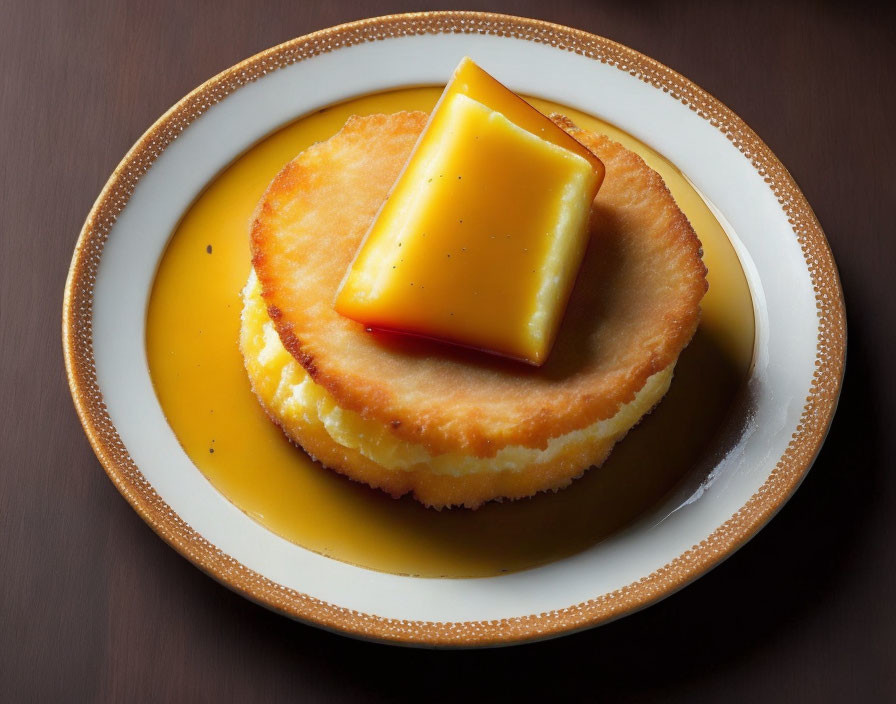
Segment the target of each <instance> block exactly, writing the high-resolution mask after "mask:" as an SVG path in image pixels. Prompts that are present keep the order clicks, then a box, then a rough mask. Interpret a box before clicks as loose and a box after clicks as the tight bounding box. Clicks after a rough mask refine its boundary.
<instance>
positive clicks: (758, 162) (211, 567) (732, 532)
mask: <svg viewBox="0 0 896 704" xmlns="http://www.w3.org/2000/svg"><path fill="white" fill-rule="evenodd" d="M447 33H455V34H457V33H463V34H487V35H495V36H499V37H511V38H515V39H522V40H526V41H531V42H536V43H539V44H546V45H548V46H552V47H556V48H557V49H558V50H561V51H568V52H574V53H576V54H580V55H582V56H586V57H588V58H591V59H593V60H595V61H599V62H601V63H603V64H608V65H610V66H614V67H616V68H618V69H619V70H621V71H625V72H626V73H628V74H630V75H631V76H634V77H635V78H637V79H639V80H641V81H643V82H644V83H647V84H649V85H651V86H654V87H655V88H657V89H659V90H662V91H663V92H664V93H668V94H669V95H670V96H671V97H673V98H675V99H676V100H678V101H680V102H681V103H682V104H684V105H686V106H687V107H689V108H690V109H691V110H693V111H694V112H695V113H696V114H697V115H698V116H699V117H701V118H703V119H704V120H707V121H708V122H709V123H710V124H711V125H712V126H713V127H715V128H716V129H718V130H719V131H721V132H722V134H724V135H725V136H726V137H727V138H728V139H729V140H730V141H731V143H732V144H734V146H736V147H737V148H738V149H739V150H740V151H741V152H742V153H743V155H744V156H745V157H746V158H748V159H749V160H750V162H751V163H752V165H753V167H754V168H755V169H756V171H757V172H758V173H759V175H760V176H762V177H763V178H764V179H765V182H766V183H767V184H768V186H769V188H771V190H772V192H773V193H774V195H775V196H776V197H777V199H778V202H779V203H780V205H781V208H782V209H783V211H784V213H785V214H786V216H787V218H788V222H789V223H790V225H791V227H792V228H793V233H794V235H795V236H796V238H797V240H798V242H799V244H800V246H801V248H802V252H803V255H804V257H805V262H806V267H807V269H808V271H809V275H810V277H811V281H812V285H813V289H814V292H815V300H816V308H817V310H818V321H819V325H818V338H817V346H816V358H815V372H814V375H813V378H812V384H811V387H810V391H809V395H808V396H807V397H806V400H805V404H804V407H803V412H802V416H801V418H800V422H799V424H798V425H797V427H796V429H795V432H794V433H793V436H792V438H791V440H790V442H789V444H788V446H787V448H786V450H785V452H784V453H783V455H782V456H781V457H780V458H779V460H778V462H777V464H776V466H775V468H774V469H773V471H772V472H771V473H770V474H769V476H768V478H767V480H766V481H765V483H764V484H763V485H762V486H761V487H760V488H759V490H758V491H757V492H756V493H755V494H754V495H753V496H752V497H751V498H750V499H749V501H747V503H746V504H744V505H743V506H742V507H741V508H740V509H739V510H738V511H737V512H735V513H734V515H733V516H731V517H730V518H729V519H728V520H727V521H725V523H724V524H722V525H721V526H720V527H719V528H717V529H716V530H715V531H714V532H713V533H712V534H711V535H709V536H708V537H707V538H706V539H705V540H702V541H701V542H700V543H699V544H697V545H694V546H693V547H691V548H690V549H689V550H687V551H686V552H684V553H683V554H682V555H680V556H679V557H677V558H676V559H674V560H673V561H671V562H670V563H669V564H667V565H665V566H664V567H662V568H660V569H658V570H657V571H655V572H653V573H652V574H650V575H648V576H646V577H643V578H641V579H639V580H638V581H636V582H633V583H631V584H629V585H627V586H625V587H623V588H621V589H618V590H616V591H613V592H610V593H607V594H603V595H601V596H598V597H596V598H594V599H591V600H589V601H585V602H582V603H580V604H575V605H573V606H569V607H567V608H564V609H558V610H554V611H549V612H545V613H540V614H532V615H528V616H519V617H515V618H509V619H501V620H492V621H465V622H435V621H409V620H399V619H391V618H383V617H381V616H377V615H374V614H367V613H361V612H358V611H354V610H351V609H347V608H344V607H340V606H336V605H334V604H329V603H327V602H325V601H322V600H320V599H316V598H313V597H310V596H308V595H306V594H302V593H300V592H298V591H295V590H294V589H289V588H287V587H284V586H283V585H280V584H277V583H276V582H273V581H272V580H270V579H268V578H266V577H265V576H264V575H261V574H259V573H258V572H255V571H253V570H251V569H249V568H247V567H246V566H245V565H243V564H242V563H240V562H239V561H237V560H235V559H234V558H233V557H231V556H230V555H227V554H225V553H224V552H223V551H222V550H220V549H219V548H217V547H216V546H215V545H212V544H211V543H210V542H209V541H208V540H206V539H205V538H204V537H203V536H202V535H200V534H199V533H198V532H196V531H195V530H194V529H193V528H191V527H190V526H189V525H188V524H187V523H186V522H184V520H183V519H182V518H181V517H180V516H178V515H177V514H176V513H175V512H174V511H173V510H172V509H171V507H169V506H168V504H167V503H166V502H165V501H164V500H163V499H162V497H161V496H159V494H158V493H157V492H156V491H155V489H153V487H152V485H151V484H150V483H149V482H148V481H147V480H146V478H145V477H144V476H143V474H142V472H141V471H140V469H139V468H138V467H137V465H136V464H135V463H134V461H133V459H131V457H130V455H129V454H128V451H127V448H126V447H125V446H124V444H123V443H122V441H121V438H120V437H119V436H118V433H117V431H116V429H115V425H114V423H113V422H112V419H111V418H110V416H109V413H108V412H107V410H106V406H105V404H104V403H103V395H102V393H101V391H100V388H99V386H98V384H97V375H96V368H95V366H94V355H93V334H92V306H93V291H94V284H95V281H96V272H97V267H98V265H99V262H100V259H101V257H102V253H103V247H104V245H105V242H106V239H107V238H108V236H109V232H110V230H111V228H112V226H113V225H114V223H115V221H116V218H117V216H118V215H119V214H120V213H121V211H122V209H123V208H124V207H125V206H126V204H127V202H128V199H129V198H130V196H131V194H132V193H133V191H134V187H135V186H136V184H137V182H138V181H139V180H140V178H141V177H142V176H143V175H144V174H145V173H146V172H147V170H148V169H149V168H150V166H151V165H152V164H153V162H154V161H155V159H156V158H157V157H158V156H159V155H160V154H161V153H162V152H163V151H164V150H165V148H166V147H167V146H168V145H169V144H170V143H171V142H172V141H173V140H174V139H176V138H177V136H178V135H179V134H180V133H181V132H183V130H184V129H186V128H187V126H189V125H190V124H191V123H192V122H193V121H194V120H195V119H196V118H197V117H199V116H200V115H202V114H203V113H204V112H205V111H206V110H208V109H209V107H211V106H212V105H214V104H215V103H217V102H219V101H220V100H222V99H224V98H225V97H226V96H228V95H229V94H231V93H233V92H234V91H236V90H237V89H239V88H240V87H241V86H244V85H246V84H247V83H250V82H252V81H255V80H257V79H258V78H261V77H262V76H264V75H265V74H267V73H269V72H271V71H275V70H277V69H279V68H282V67H285V66H288V65H290V64H293V63H295V62H298V61H303V60H305V59H308V58H311V57H313V56H318V55H320V54H325V53H328V52H331V51H336V50H338V49H340V48H343V47H347V46H353V45H356V44H363V43H365V42H373V41H378V40H383V39H389V38H392V37H401V36H409V35H426V34H447ZM62 334H63V349H64V356H65V364H66V372H67V375H68V380H69V385H70V387H71V391H72V396H73V398H74V402H75V407H76V409H77V412H78V415H79V416H80V419H81V423H82V424H83V426H84V430H85V432H86V434H87V437H88V439H89V440H90V443H91V445H92V446H93V449H94V451H95V452H96V455H97V457H98V459H99V460H100V462H101V463H102V465H103V467H104V468H105V470H106V473H107V474H108V475H109V477H110V479H111V480H112V482H113V483H114V484H115V486H116V487H117V488H118V490H119V491H120V492H121V493H122V495H123V496H124V497H125V498H126V499H127V500H128V502H129V503H130V504H131V505H132V506H133V507H134V509H135V510H136V511H137V513H139V514H140V516H142V517H143V519H144V520H145V521H146V522H147V523H148V524H149V525H150V526H151V527H152V529H153V530H154V531H155V532H156V533H158V535H160V536H161V537H162V538H163V539H164V540H165V541H167V542H168V543H169V544H170V545H171V546H172V547H173V548H174V549H175V550H177V551H178V552H179V553H181V554H182V555H183V556H184V557H186V558H187V559H189V560H190V561H191V562H193V563H194V564H195V565H196V566H197V567H199V568H200V569H202V570H203V571H204V572H206V573H208V574H210V575H212V576H214V577H215V578H217V579H218V580H219V581H221V582H223V583H224V584H226V585H229V586H230V587H231V588H232V589H234V590H236V591H237V592H239V593H240V594H242V595H244V596H246V597H248V598H250V599H252V600H254V601H257V602H260V603H262V604H264V605H266V606H268V607H270V608H272V609H275V610H277V611H280V612H282V613H283V614H286V615H288V616H290V617H293V618H296V619H298V620H301V621H304V622H307V623H311V624H315V625H317V626H320V627H323V628H326V629H330V630H337V631H342V632H345V633H348V634H352V635H355V636H358V637H361V638H370V639H375V640H381V641H389V642H394V643H405V644H422V645H429V646H461V647H470V646H485V645H497V644H506V643H513V642H521V641H526V640H536V639H541V638H546V637H551V636H556V635H560V634H562V633H566V632H569V631H574V630H579V629H583V628H587V627H590V626H596V625H598V624H601V623H605V622H607V621H610V620H612V619H615V618H618V617H620V616H623V615H625V614H628V613H631V612H633V611H636V610H638V609H641V608H643V607H645V606H648V605H649V604H651V603H654V602H656V601H658V600H659V599H661V598H662V597H664V596H667V595H669V594H671V593H672V592H674V591H676V590H677V589H679V588H681V587H683V586H685V585H686V584H688V583H689V582H691V581H692V580H694V579H696V578H697V577H699V576H700V575H701V574H703V573H704V572H706V571H708V570H709V569H710V568H712V567H713V566H715V565H717V564H718V563H719V562H721V561H722V560H723V559H725V558H726V557H727V556H728V555H730V554H731V553H733V552H734V551H735V550H737V549H738V548H739V547H740V546H741V545H743V544H744V543H745V542H746V541H747V540H749V539H750V538H751V537H752V536H753V535H754V534H755V533H756V532H757V531H758V530H759V529H760V528H761V527H762V526H763V525H764V524H765V523H766V522H767V521H768V520H769V519H770V518H771V517H772V516H773V515H774V514H775V512H776V511H777V510H778V508H780V507H781V505H782V504H783V503H784V502H785V501H786V500H787V499H788V498H789V497H790V495H791V494H792V493H793V491H794V490H795V489H796V488H797V486H799V483H800V481H801V480H802V479H803V477H804V476H805V474H806V472H807V471H808V470H809V467H810V466H811V464H812V461H813V460H814V459H815V456H816V454H817V453H818V450H819V448H820V447H821V444H822V442H823V441H824V438H825V435H826V433H827V429H828V426H829V425H830V422H831V419H832V417H833V414H834V410H835V408H836V405H837V398H838V395H839V392H840V385H841V381H842V378H843V371H844V364H845V357H846V318H845V311H844V304H843V294H842V290H841V288H840V281H839V278H838V275H837V269H836V265H835V263H834V259H833V256H832V254H831V251H830V248H829V246H828V243H827V240H826V239H825V236H824V233H823V232H822V229H821V226H820V225H819V223H818V220H817V219H816V217H815V214H814V213H813V212H812V209H811V207H810V206H809V204H808V202H807V201H806V199H805V197H804V196H803V194H802V192H801V191H800V189H799V188H798V186H797V185H796V183H795V182H794V180H793V178H792V177H791V175H790V174H789V173H788V171H787V169H786V168H784V166H783V165H782V164H781V162H780V161H778V159H777V157H775V155H774V154H773V153H772V151H771V150H770V149H769V148H768V147H767V146H766V145H765V143H764V142H763V141H762V140H761V139H760V138H759V137H758V136H757V135H756V134H755V133H754V132H753V131H752V130H751V129H750V128H749V127H748V126H747V125H746V124H745V123H744V122H743V121H742V120H741V119H740V118H739V117H737V115H735V114H734V113H733V112H732V111H731V110H729V109H728V108H727V107H725V106H724V105H723V104H722V103H721V102H719V101H718V100H716V99H715V98H713V97H712V96H711V95H709V94H708V93H707V92H706V91H704V90H702V89H701V88H699V87H697V86H696V85H694V84H693V83H691V82H690V81H689V80H687V79H686V78H684V77H683V76H681V75H679V74H678V73H676V72H675V71H673V70H671V69H669V68H667V67H666V66H664V65H662V64H661V63H659V62H657V61H654V60H653V59H651V58H649V57H647V56H644V55H643V54H640V53H638V52H637V51H634V50H633V49H629V48H628V47H626V46H623V45H621V44H618V43H616V42H613V41H610V40H608V39H604V38H602V37H599V36H595V35H593V34H588V33H587V32H583V31H580V30H576V29H570V28H568V27H563V26H560V25H556V24H551V23H548V22H543V21H540V20H533V19H524V18H519V17H513V16H508V15H498V14H493V13H486V12H425V13H419V14H416V13H415V14H402V15H390V16H386V17H379V18H374V19H368V20H362V21H358V22H352V23H349V24H344V25H340V26H337V27H332V28H330V29H324V30H321V31H318V32H314V33H313V34H308V35H306V36H303V37H299V38H297V39H293V40H292V41H288V42H286V43H284V44H281V45H279V46H276V47H273V48H271V49H268V50H267V51H264V52H262V53H260V54H257V55H256V56H253V57H252V58H249V59H246V60H245V61H243V62H241V63H239V64H237V65H235V66H234V67H232V68H230V69H228V70H226V71H224V72H223V73H220V74H218V75H217V76H215V77H214V78H212V79H211V80H209V81H207V82H206V83H204V84H202V85H201V86H199V88H197V89H196V90H194V91H193V92H192V93H190V94H189V95H187V96H186V97H185V98H183V99H182V100H181V101H180V102H178V103H177V104H176V105H175V106H174V107H172V108H171V109H170V110H169V111H168V112H166V113H165V114H164V115H163V116H162V117H161V118H159V120H158V121H157V122H156V123H155V124H154V125H152V127H150V128H149V130H148V131H147V132H146V133H145V134H144V135H143V136H142V137H141V138H140V140H139V141H138V142H137V143H136V144H135V145H134V146H133V147H132V148H131V150H130V151H129V152H128V153H127V155H126V156H125V157H124V159H123V160H122V162H121V163H120V164H119V165H118V167H117V168H116V169H115V171H114V172H113V174H112V176H111V177H110V178H109V181H108V182H107V183H106V185H105V187H104V188H103V190H102V192H101V193H100V195H99V198H98V199H97V201H96V203H95V204H94V206H93V208H92V209H91V211H90V214H89V215H88V217H87V220H86V222H85V224H84V227H83V229H82V231H81V234H80V237H79V238H78V242H77V245H76V247H75V252H74V256H73V259H72V264H71V269H70V271H69V275H68V281H67V282H66V287H65V298H64V301H63V320H62Z"/></svg>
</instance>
